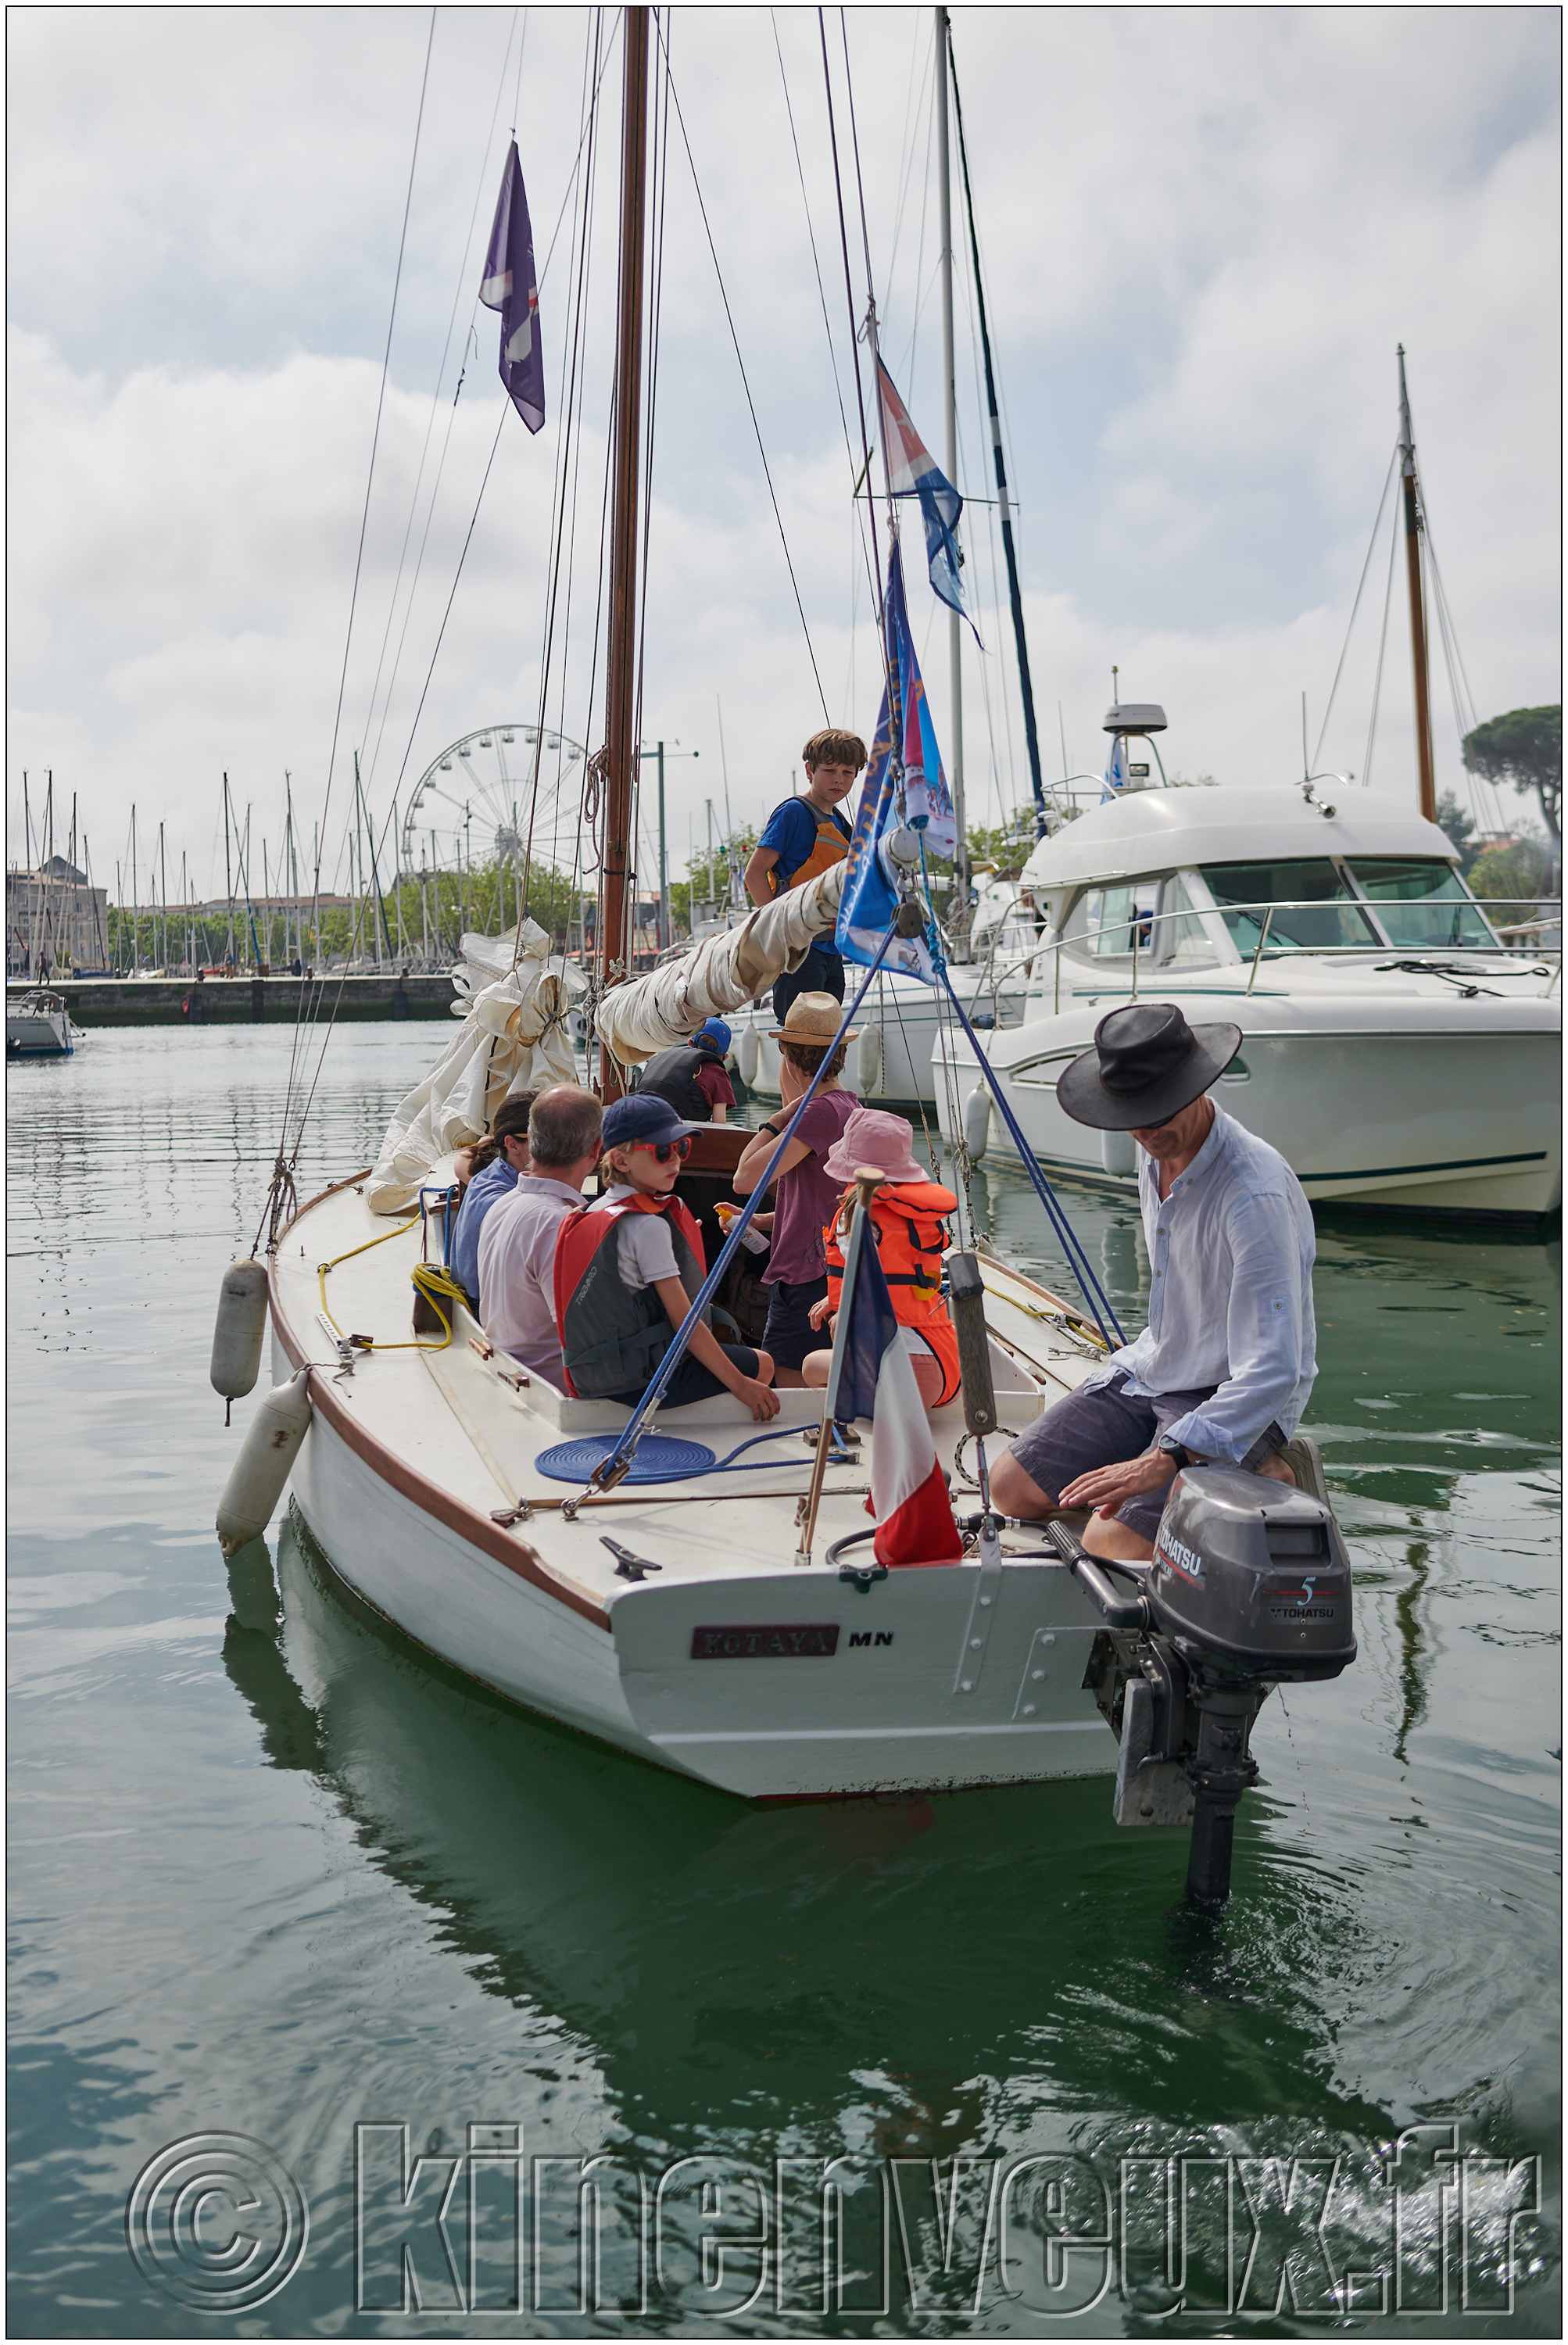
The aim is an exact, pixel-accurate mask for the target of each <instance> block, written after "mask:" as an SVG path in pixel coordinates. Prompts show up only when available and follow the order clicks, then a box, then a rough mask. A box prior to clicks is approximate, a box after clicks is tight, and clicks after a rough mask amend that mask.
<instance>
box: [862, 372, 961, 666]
mask: <svg viewBox="0 0 1568 2345" xmlns="http://www.w3.org/2000/svg"><path fill="white" fill-rule="evenodd" d="M877 390H878V393H879V396H880V398H881V410H882V447H883V450H884V452H885V453H886V456H887V461H888V494H889V495H890V496H893V497H918V498H919V499H920V510H921V520H922V521H923V522H924V523H925V553H926V567H927V569H928V570H929V571H930V573H931V585H932V594H935V595H936V597H937V598H938V600H939V601H940V602H943V603H945V604H947V606H948V608H949V609H950V610H952V611H957V612H959V613H960V614H962V617H964V618H966V619H969V624H970V626H971V628H972V631H973V634H974V640H975V642H976V643H977V644H978V643H980V630H979V628H978V627H976V626H975V624H974V621H973V620H972V619H970V618H969V613H968V611H967V609H965V607H964V600H963V582H962V579H961V577H960V576H959V572H960V569H961V568H962V563H963V556H962V553H960V552H959V549H958V539H957V537H956V536H955V535H954V534H953V533H954V532H955V530H956V529H957V527H958V517H959V515H960V513H962V511H963V499H962V497H961V496H960V495H959V493H958V491H957V490H956V489H955V488H954V487H953V485H952V482H951V481H950V480H949V479H948V477H947V475H946V473H945V472H942V471H941V470H940V469H939V467H938V465H937V463H936V461H935V459H934V458H933V457H932V453H931V451H930V450H929V449H928V448H927V446H926V444H925V442H924V441H923V440H922V439H921V436H920V433H919V432H918V431H916V430H915V428H914V425H913V424H912V423H911V421H910V412H909V410H908V408H907V407H906V406H905V405H904V403H903V401H902V400H901V398H900V397H899V395H898V392H897V391H896V390H895V389H894V387H893V379H892V377H891V374H890V373H889V372H888V371H887V369H886V367H885V366H884V365H883V364H882V362H881V359H879V360H877ZM981 648H982V650H983V649H984V645H981Z"/></svg>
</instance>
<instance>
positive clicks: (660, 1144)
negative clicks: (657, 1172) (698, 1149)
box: [631, 1140, 691, 1164]
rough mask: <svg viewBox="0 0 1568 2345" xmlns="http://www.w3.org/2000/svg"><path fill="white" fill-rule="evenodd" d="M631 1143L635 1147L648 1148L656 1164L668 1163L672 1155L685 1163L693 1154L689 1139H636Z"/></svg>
mask: <svg viewBox="0 0 1568 2345" xmlns="http://www.w3.org/2000/svg"><path fill="white" fill-rule="evenodd" d="M631 1144H632V1146H633V1147H634V1148H646V1149H647V1152H648V1154H649V1155H650V1156H651V1157H652V1158H653V1160H654V1162H655V1163H656V1164H667V1163H668V1162H669V1160H670V1158H671V1157H672V1156H677V1157H678V1158H679V1159H680V1161H681V1162H682V1163H683V1164H684V1163H685V1162H686V1160H687V1157H688V1156H689V1155H690V1154H691V1142H690V1141H689V1140H634V1141H633V1142H632V1143H631Z"/></svg>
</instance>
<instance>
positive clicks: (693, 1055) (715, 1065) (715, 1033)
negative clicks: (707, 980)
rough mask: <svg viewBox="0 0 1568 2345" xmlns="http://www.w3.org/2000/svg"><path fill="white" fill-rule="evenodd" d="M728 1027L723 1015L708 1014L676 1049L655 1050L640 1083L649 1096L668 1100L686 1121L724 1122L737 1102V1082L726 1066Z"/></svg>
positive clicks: (640, 1089)
mask: <svg viewBox="0 0 1568 2345" xmlns="http://www.w3.org/2000/svg"><path fill="white" fill-rule="evenodd" d="M728 1050H729V1029H728V1026H727V1025H726V1024H725V1022H724V1020H723V1019H722V1018H709V1019H708V1020H707V1021H706V1023H705V1024H703V1025H701V1026H699V1027H698V1028H697V1031H696V1033H695V1034H694V1035H693V1036H692V1038H691V1040H690V1041H689V1042H684V1043H677V1045H676V1046H675V1048H674V1049H673V1050H669V1051H655V1052H654V1054H653V1057H652V1058H651V1059H649V1060H648V1061H647V1062H646V1064H645V1065H644V1067H643V1071H642V1076H641V1079H640V1081H638V1084H637V1090H638V1091H639V1093H640V1094H641V1095H642V1096H643V1097H644V1098H647V1096H648V1095H649V1094H650V1093H651V1094H652V1095H653V1096H655V1097H656V1098H658V1099H662V1100H667V1101H669V1103H670V1105H671V1107H673V1108H674V1110H675V1112H676V1113H677V1115H678V1116H683V1117H684V1118H685V1119H686V1121H687V1123H722V1122H724V1119H725V1112H726V1110H727V1109H729V1108H732V1107H733V1106H734V1105H735V1086H734V1085H733V1083H732V1082H731V1081H730V1080H729V1077H728V1073H727V1072H726V1070H725V1064H724V1061H725V1057H726V1055H727V1053H728Z"/></svg>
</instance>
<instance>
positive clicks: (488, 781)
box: [402, 725, 584, 871]
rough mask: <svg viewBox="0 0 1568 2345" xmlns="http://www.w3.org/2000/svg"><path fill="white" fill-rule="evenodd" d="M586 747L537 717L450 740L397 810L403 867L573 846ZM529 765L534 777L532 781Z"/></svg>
mask: <svg viewBox="0 0 1568 2345" xmlns="http://www.w3.org/2000/svg"><path fill="white" fill-rule="evenodd" d="M583 758H584V752H583V749H582V746H581V745H580V744H579V743H578V742H575V741H569V740H568V739H567V738H566V736H565V734H564V733H552V732H551V731H550V730H549V729H548V727H546V728H545V730H544V731H543V732H541V730H540V728H539V726H536V725H485V726H481V727H480V728H479V729H478V731H476V732H473V733H465V734H464V735H463V737H462V739H461V740H458V741H453V742H452V743H451V744H450V745H449V746H447V747H446V748H444V749H443V750H442V752H441V754H440V756H437V757H433V758H432V760H431V762H430V764H429V765H428V766H426V767H425V769H424V771H423V774H422V775H421V776H420V777H419V779H418V781H417V782H416V783H415V784H414V787H413V791H412V796H411V797H410V798H409V802H408V807H407V809H406V811H405V812H404V815H403V818H402V868H403V869H404V870H405V871H412V870H413V869H414V868H416V866H417V865H419V864H421V863H423V862H425V861H427V860H433V861H434V862H435V863H436V864H437V865H438V866H439V865H440V864H441V863H442V862H443V861H444V860H447V859H448V858H452V859H456V857H457V855H458V853H461V854H462V856H463V858H464V859H469V858H472V857H473V856H474V855H477V856H478V857H479V858H480V859H481V860H482V861H485V862H487V861H488V860H489V858H491V856H492V855H494V856H495V857H496V858H498V859H499V860H501V861H502V862H504V863H515V862H517V861H518V860H520V858H522V856H523V855H524V852H525V851H528V850H529V848H530V834H532V836H531V851H532V854H533V858H534V860H535V862H536V863H551V864H560V863H563V862H564V863H565V865H566V866H567V868H571V867H572V866H573V865H575V862H576V859H577V856H578V853H579V835H580V832H581V829H582V816H581V811H580V807H579V799H580V796H581V789H582V774H581V769H582V766H583ZM535 773H536V774H537V783H536V784H535Z"/></svg>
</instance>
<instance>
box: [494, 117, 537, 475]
mask: <svg viewBox="0 0 1568 2345" xmlns="http://www.w3.org/2000/svg"><path fill="white" fill-rule="evenodd" d="M479 298H480V299H481V300H482V301H483V302H484V306H485V308H486V309H487V310H500V312H501V380H502V381H503V382H504V384H505V386H506V390H507V395H508V396H509V398H510V399H511V401H512V404H513V406H514V408H515V409H516V410H517V412H518V414H519V415H520V416H521V417H522V418H523V421H524V423H525V424H526V425H527V426H528V429H529V431H538V429H539V427H540V425H541V424H542V423H543V422H544V421H545V354H544V352H543V350H541V349H540V347H539V289H538V287H537V286H536V285H535V281H534V231H533V228H531V227H530V226H529V223H528V198H527V197H526V196H525V195H524V191H523V166H522V164H521V163H520V162H519V161H518V159H517V141H516V140H515V138H514V140H513V141H512V145H511V147H510V149H509V150H508V153H507V157H506V168H505V170H504V172H503V173H502V175H501V200H500V202H499V203H498V204H497V205H496V207H495V225H494V228H492V229H491V231H490V249H489V251H488V252H487V253H486V254H485V256H484V281H483V282H482V284H481V285H480V288H479Z"/></svg>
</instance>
